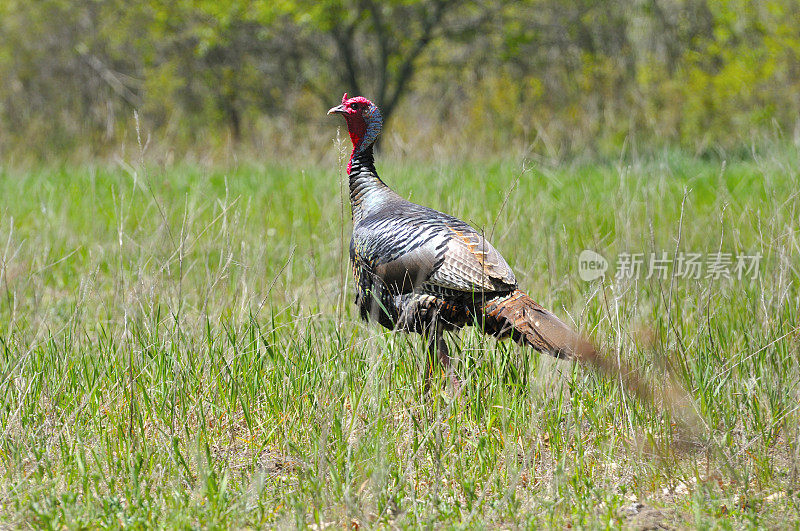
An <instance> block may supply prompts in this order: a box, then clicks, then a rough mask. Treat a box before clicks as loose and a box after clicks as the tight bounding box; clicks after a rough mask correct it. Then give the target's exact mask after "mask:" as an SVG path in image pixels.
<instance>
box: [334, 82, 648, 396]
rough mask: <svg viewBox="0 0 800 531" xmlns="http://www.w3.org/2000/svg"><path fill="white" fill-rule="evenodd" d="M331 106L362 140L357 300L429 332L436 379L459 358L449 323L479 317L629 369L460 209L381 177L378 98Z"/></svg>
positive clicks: (382, 317)
mask: <svg viewBox="0 0 800 531" xmlns="http://www.w3.org/2000/svg"><path fill="white" fill-rule="evenodd" d="M328 114H329V115H330V114H341V115H342V116H344V119H345V122H346V123H347V129H348V131H349V133H350V138H351V140H352V141H353V152H352V155H351V156H350V162H349V163H348V165H347V172H348V174H349V180H350V201H351V206H352V211H353V236H352V240H351V241H350V260H351V263H352V266H353V272H354V274H355V280H356V305H357V306H358V308H359V310H360V313H361V316H362V317H363V318H364V319H366V320H374V321H377V322H379V323H380V324H381V325H383V326H385V327H386V328H389V329H392V330H404V331H407V332H417V333H421V334H424V335H425V336H426V337H427V338H428V362H427V373H428V378H430V376H431V374H432V373H431V370H432V363H433V361H434V357H435V358H436V359H438V361H439V362H440V363H441V364H442V365H444V366H445V367H446V368H447V367H449V364H450V357H449V352H448V347H447V343H446V341H445V340H444V338H443V332H444V331H445V330H450V331H455V330H459V329H460V328H462V327H464V326H465V325H473V324H475V325H478V326H480V327H481V328H482V329H483V330H484V331H485V332H486V333H489V334H492V335H494V336H496V337H498V338H508V337H511V338H513V339H514V340H515V341H516V342H517V343H520V344H523V345H530V346H532V347H533V348H535V349H536V350H538V351H541V352H545V353H547V354H551V355H553V356H556V357H558V358H577V359H584V360H588V361H590V362H592V363H593V364H595V365H598V366H600V368H601V369H605V370H606V371H608V370H609V369H613V371H610V372H615V373H617V372H618V371H619V370H620V368H619V366H617V365H614V366H613V367H612V366H611V365H610V362H608V361H605V360H604V359H601V358H599V357H598V356H597V354H596V352H595V349H594V348H593V347H592V345H591V344H590V343H589V342H587V341H585V340H584V339H582V338H581V337H580V336H579V335H578V334H576V333H575V332H573V331H572V330H571V329H570V328H569V327H568V326H567V325H566V324H564V323H563V322H562V321H561V320H560V319H559V318H558V317H556V316H555V315H553V314H552V313H551V312H549V311H548V310H546V309H544V308H542V307H541V306H540V305H538V304H537V303H536V302H535V301H534V300H533V299H531V298H530V297H528V295H526V294H525V293H524V292H522V291H520V290H519V289H518V288H517V280H516V278H515V276H514V272H513V271H512V270H511V268H510V267H509V266H508V264H507V263H506V261H505V260H504V259H503V257H502V256H501V255H500V253H499V252H497V250H496V249H495V248H494V247H492V245H491V244H490V243H489V242H487V241H486V239H485V238H484V236H483V235H482V234H481V233H480V232H478V231H476V230H475V229H473V228H472V227H470V226H469V225H468V224H466V223H464V222H463V221H461V220H459V219H456V218H454V217H452V216H449V215H447V214H443V213H442V212H438V211H436V210H433V209H432V208H428V207H424V206H420V205H416V204H414V203H411V202H409V201H406V200H405V199H403V198H402V197H400V196H399V195H398V194H396V193H395V192H394V191H392V190H391V189H390V188H389V187H388V186H387V185H386V184H385V183H384V182H383V181H382V180H381V179H380V177H378V173H377V172H376V171H375V165H374V160H373V143H374V142H375V140H376V138H377V137H378V135H379V134H380V132H381V127H382V125H383V120H382V118H381V113H380V111H379V110H378V107H377V106H375V105H374V104H373V103H372V102H371V101H369V100H368V99H366V98H363V97H356V98H350V99H348V97H347V94H345V95H344V97H343V98H342V104H341V105H338V106H336V107H333V108H332V109H330V110H329V111H328ZM628 372H629V371H628ZM626 374H627V372H626ZM626 383H627V384H628V385H629V387H630V386H633V388H634V390H635V391H636V392H637V394H641V393H642V392H644V394H646V395H649V393H648V392H646V391H645V390H644V389H643V388H641V389H640V388H639V387H640V382H639V380H638V379H635V378H634V379H632V380H631V381H629V382H627V381H626ZM426 385H427V380H426Z"/></svg>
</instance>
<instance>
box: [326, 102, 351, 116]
mask: <svg viewBox="0 0 800 531" xmlns="http://www.w3.org/2000/svg"><path fill="white" fill-rule="evenodd" d="M336 113H339V114H347V111H346V110H345V108H344V105H337V106H336V107H332V108H331V109H329V110H328V115H329V116H330V115H331V114H336Z"/></svg>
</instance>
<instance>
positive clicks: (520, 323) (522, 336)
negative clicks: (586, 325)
mask: <svg viewBox="0 0 800 531" xmlns="http://www.w3.org/2000/svg"><path fill="white" fill-rule="evenodd" d="M483 313H484V330H485V331H486V332H488V333H490V334H492V335H494V336H496V337H498V338H501V339H505V338H508V337H510V338H512V339H513V340H514V341H516V342H517V343H519V344H520V345H528V346H531V347H533V348H535V349H536V350H538V351H540V352H544V353H546V354H550V355H551V356H555V357H557V358H565V359H574V358H578V359H581V358H586V357H590V356H593V355H594V351H595V350H594V347H593V346H592V344H591V343H589V342H588V341H586V340H585V339H583V338H582V337H581V336H580V335H579V334H577V333H575V332H574V331H573V330H572V329H571V328H570V327H569V326H567V325H566V324H564V323H563V322H562V321H561V319H559V318H558V317H556V316H555V315H553V313H551V312H549V311H547V310H545V309H544V308H543V307H541V306H540V305H539V304H537V303H536V301H534V300H533V299H531V298H530V297H528V295H527V294H525V292H523V291H520V290H514V291H513V292H511V293H510V294H508V295H503V296H501V297H497V298H495V299H492V300H490V301H489V302H487V303H486V305H485V306H484V308H483Z"/></svg>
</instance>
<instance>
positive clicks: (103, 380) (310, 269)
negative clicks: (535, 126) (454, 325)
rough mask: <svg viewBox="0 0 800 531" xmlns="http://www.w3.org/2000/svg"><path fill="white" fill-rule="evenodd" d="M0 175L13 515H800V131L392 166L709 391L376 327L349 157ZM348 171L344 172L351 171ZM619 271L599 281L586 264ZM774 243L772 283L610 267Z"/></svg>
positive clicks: (564, 313) (545, 297)
mask: <svg viewBox="0 0 800 531" xmlns="http://www.w3.org/2000/svg"><path fill="white" fill-rule="evenodd" d="M135 159H136V160H135V161H129V163H121V164H119V165H117V166H107V167H91V166H86V167H80V168H70V169H49V170H35V171H30V170H29V171H23V170H14V171H12V170H8V169H6V170H0V257H1V258H2V262H0V268H1V269H0V433H1V435H0V471H1V472H2V479H1V480H0V519H1V520H0V525H2V526H11V527H35V528H62V527H69V528H75V527H93V528H94V527H106V526H107V527H119V526H131V527H151V526H163V527H170V528H172V527H233V528H243V527H251V528H261V527H271V526H276V527H293V526H306V525H312V524H313V525H316V526H317V528H322V527H327V526H332V527H334V528H342V527H344V528H356V527H388V526H399V527H416V526H446V527H450V526H456V525H463V526H469V527H472V526H478V527H480V526H485V527H495V526H503V527H517V526H523V527H526V526H530V527H534V526H542V525H545V526H556V527H567V526H572V527H605V526H615V527H616V526H622V527H634V528H637V527H640V528H644V527H648V526H666V527H692V526H700V527H717V526H719V527H723V528H730V527H733V528H740V527H762V526H763V527H783V526H784V525H787V523H788V524H789V525H792V526H797V525H798V523H800V507H798V502H800V498H799V497H798V492H797V490H798V481H799V479H798V462H800V459H799V458H800V455H799V452H800V448H798V443H797V438H798V431H799V430H800V422H799V421H800V412H799V411H798V409H799V408H800V406H798V404H800V389H798V382H800V367H799V365H800V363H798V354H800V348H799V345H798V337H800V336H799V334H800V331H798V328H797V327H798V324H800V319H798V317H800V299H799V298H798V296H799V295H800V289H798V282H799V281H800V270H799V269H798V268H799V267H800V232H798V231H800V219H798V215H800V208H799V207H800V200H798V193H800V192H799V190H800V177H798V153H797V151H796V149H795V148H778V147H774V148H771V149H767V150H764V151H763V152H760V153H758V154H757V155H754V156H753V157H751V158H748V159H747V160H740V161H728V162H727V163H722V162H721V161H719V160H699V159H694V158H690V157H687V156H683V155H678V154H673V153H665V154H663V155H660V156H656V157H652V158H651V159H648V160H647V161H639V162H633V163H624V164H622V163H620V164H615V163H613V162H611V163H606V164H595V165H588V164H587V165H560V166H551V165H547V164H545V163H537V162H530V161H528V162H524V161H523V160H522V159H513V158H509V159H506V160H503V161H502V162H500V161H497V162H484V163H466V162H447V163H442V162H440V163H423V162H419V163H411V162H406V163H400V162H398V161H393V160H391V159H388V158H386V157H383V158H380V159H379V161H378V169H379V172H381V175H382V176H383V178H384V180H386V181H387V182H388V183H389V184H390V185H391V186H393V187H394V188H395V189H396V190H397V191H398V192H400V193H401V194H403V195H404V196H406V197H409V198H410V199H411V200H412V201H417V202H421V203H423V204H426V205H429V206H432V207H435V208H438V209H440V210H444V211H446V212H449V213H452V214H455V215H457V216H459V217H461V218H462V219H465V220H466V221H468V222H470V223H471V224H472V225H473V226H476V227H481V228H483V229H484V230H485V231H486V233H487V234H488V235H490V237H491V238H490V239H491V241H492V242H493V243H494V244H495V246H496V247H497V248H498V249H499V250H500V251H501V252H502V253H503V254H504V256H505V257H506V259H507V260H508V262H509V264H511V266H512V267H513V268H514V269H515V271H516V273H517V278H518V280H519V282H520V285H521V287H522V288H523V289H525V290H527V291H528V292H529V293H530V294H531V295H532V296H533V298H534V299H536V300H538V301H539V302H540V303H542V304H543V305H544V306H546V307H548V308H550V309H552V310H553V311H555V313H556V314H558V315H559V316H560V317H561V318H562V319H564V320H565V321H567V322H569V323H573V324H574V326H575V327H576V328H581V329H582V330H584V331H586V332H587V333H588V334H589V335H591V336H592V337H593V338H594V339H595V340H596V342H597V343H598V344H600V345H602V346H603V347H604V348H605V349H607V351H609V352H614V353H616V352H619V355H620V357H621V358H622V359H624V360H627V361H628V362H630V363H631V364H633V365H634V366H636V367H638V368H639V369H640V370H641V371H643V372H644V373H645V374H646V375H647V377H648V378H649V379H650V380H651V381H652V383H653V385H654V386H655V387H656V388H660V387H661V386H662V385H663V383H664V382H665V381H666V380H667V379H668V378H673V379H674V380H675V381H676V382H678V383H680V385H682V386H683V387H684V388H686V389H687V390H688V393H689V398H688V399H687V400H688V406H686V407H688V408H690V409H693V410H696V411H697V414H698V415H699V418H701V419H702V422H701V423H700V424H699V428H698V433H697V434H695V435H692V436H687V435H686V434H683V433H682V432H680V431H678V430H677V429H676V427H675V421H674V419H673V418H672V417H671V416H670V414H669V412H668V411H667V410H666V409H665V408H661V407H651V406H649V405H647V404H643V403H641V402H639V401H637V400H636V399H634V398H632V397H630V396H629V395H628V394H627V393H626V392H625V391H624V389H623V388H622V387H621V386H620V385H619V383H618V382H617V381H615V380H614V379H609V378H605V377H601V376H599V375H597V374H595V373H594V372H593V371H591V370H589V369H587V368H585V367H581V366H577V365H575V364H571V363H569V362H562V361H556V360H552V359H549V358H545V357H542V356H540V355H538V354H537V353H535V352H533V351H530V350H526V349H521V348H519V347H517V346H516V345H514V344H509V343H497V342H496V341H495V340H493V339H488V338H484V337H482V336H480V335H478V334H477V333H475V331H474V330H472V329H469V330H466V331H465V332H464V333H462V334H461V336H460V338H459V339H454V338H451V339H450V340H449V341H450V343H451V346H452V350H453V351H454V353H455V356H456V358H457V364H456V366H457V371H458V373H459V374H460V376H461V378H462V380H463V382H464V383H463V387H462V390H461V392H460V393H457V392H456V391H455V390H454V389H453V388H452V387H450V386H447V385H445V383H444V378H442V381H441V385H439V386H434V392H432V394H431V395H430V396H425V395H424V392H423V379H422V367H423V365H424V360H423V357H422V352H423V350H422V345H421V340H420V339H419V338H418V337H417V336H413V337H409V336H405V335H402V334H392V333H388V332H384V331H383V330H381V329H379V328H377V327H376V326H374V325H367V324H365V323H362V322H361V321H359V319H358V318H357V315H356V312H355V307H354V306H353V304H352V285H351V280H350V279H349V275H350V272H349V265H348V264H347V261H346V256H347V245H348V240H349V230H350V228H349V216H350V210H349V209H350V207H349V204H348V198H347V196H346V195H345V191H346V183H345V182H344V181H343V176H342V173H341V171H339V170H338V169H337V168H338V167H341V166H337V165H334V164H331V163H308V164H302V163H295V164H293V165H290V166H289V165H287V166H280V165H268V164H267V165H256V164H251V165H247V164H240V165H238V166H237V167H236V168H234V169H231V170H207V169H202V168H200V167H198V166H194V167H187V166H183V167H182V166H176V167H171V168H167V169H163V168H162V169H159V168H156V167H148V168H147V169H145V168H144V167H142V166H141V165H140V164H139V163H138V162H136V161H138V159H139V157H138V156H137V157H136V158H135ZM342 165H343V164H342ZM583 249H593V250H595V251H597V252H599V253H600V254H602V255H603V256H605V257H606V258H608V259H609V261H610V262H611V266H610V269H609V272H608V275H607V277H606V279H605V281H601V280H595V281H591V282H587V281H584V280H581V278H580V277H579V275H578V254H579V253H580V252H581V251H582V250H583ZM676 250H677V251H678V252H685V253H689V252H696V253H702V255H703V256H704V257H705V256H708V255H711V254H712V253H717V252H719V251H722V252H727V253H731V255H733V256H735V255H737V254H743V253H744V254H748V255H752V254H754V253H760V254H761V255H762V257H763V258H762V259H761V261H760V269H759V274H758V276H757V278H755V279H751V278H743V279H738V278H736V276H735V275H732V278H724V277H722V278H717V279H714V278H705V276H706V269H705V268H704V269H703V270H702V275H701V278H699V279H690V278H684V277H681V276H679V275H674V274H673V273H675V272H676V269H675V268H674V266H670V267H669V270H668V273H669V274H668V275H667V276H666V278H659V276H658V275H655V276H653V277H651V278H649V279H648V278H646V277H647V275H646V274H641V275H638V276H635V277H634V278H631V279H616V278H614V273H615V267H616V262H617V261H616V257H617V256H619V255H620V254H621V253H645V254H646V256H649V254H650V253H652V252H657V253H659V255H660V252H661V251H666V252H667V253H669V256H672V255H674V254H675V252H676Z"/></svg>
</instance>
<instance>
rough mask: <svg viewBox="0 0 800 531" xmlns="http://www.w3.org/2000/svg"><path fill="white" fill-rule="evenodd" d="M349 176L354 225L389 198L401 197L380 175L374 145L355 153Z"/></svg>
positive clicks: (351, 161)
mask: <svg viewBox="0 0 800 531" xmlns="http://www.w3.org/2000/svg"><path fill="white" fill-rule="evenodd" d="M349 176H350V205H351V206H352V208H353V225H356V224H357V223H358V222H359V221H361V220H362V219H364V218H365V217H367V216H368V215H369V214H371V213H372V212H375V211H376V210H377V209H378V208H379V207H380V206H381V205H382V204H384V203H385V202H386V201H387V200H392V199H399V198H400V196H398V195H397V194H396V193H394V192H393V191H392V190H391V188H389V187H388V186H386V183H384V182H383V181H382V180H381V178H380V177H378V172H377V171H375V159H374V157H373V155H372V146H369V147H367V148H365V149H363V150H361V151H359V152H354V153H353V156H352V158H351V159H350V175H349Z"/></svg>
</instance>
